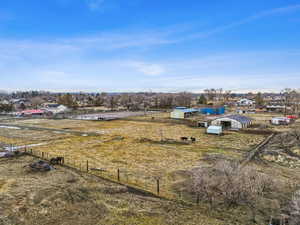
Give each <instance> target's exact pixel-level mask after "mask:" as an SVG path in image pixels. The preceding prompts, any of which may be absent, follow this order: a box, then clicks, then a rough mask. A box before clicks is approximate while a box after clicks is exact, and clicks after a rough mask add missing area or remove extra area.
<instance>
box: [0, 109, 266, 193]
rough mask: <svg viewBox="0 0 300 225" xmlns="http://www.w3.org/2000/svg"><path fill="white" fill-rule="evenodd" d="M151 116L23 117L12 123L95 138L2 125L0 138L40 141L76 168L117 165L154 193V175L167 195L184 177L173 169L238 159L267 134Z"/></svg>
mask: <svg viewBox="0 0 300 225" xmlns="http://www.w3.org/2000/svg"><path fill="white" fill-rule="evenodd" d="M155 116H156V118H155V119H156V120H155V121H151V117H150V116H146V117H145V116H144V117H136V118H134V121H130V120H115V121H81V120H46V119H32V120H21V121H17V122H15V124H17V125H22V126H30V127H44V128H54V129H61V130H62V132H63V131H66V132H67V131H70V130H72V131H81V132H95V133H98V134H99V136H78V135H71V134H68V133H58V132H57V131H56V132H51V131H49V130H46V131H36V130H30V129H28V130H24V129H20V130H17V129H6V128H1V129H0V131H1V132H0V142H1V141H2V142H5V143H10V144H18V145H24V144H36V143H44V145H41V146H38V147H33V149H38V150H39V151H43V152H46V153H50V154H52V155H61V156H65V158H66V159H67V161H69V163H70V164H72V165H75V166H76V167H84V163H85V162H86V160H88V161H89V165H90V167H92V168H101V169H105V170H106V173H107V174H116V173H117V172H116V171H117V169H120V170H121V179H126V180H129V181H131V182H135V183H138V184H139V185H140V186H143V187H144V188H147V189H151V190H152V191H153V190H154V189H155V180H154V178H156V177H160V178H161V186H162V192H163V191H167V192H168V194H170V193H169V192H170V189H171V187H172V186H173V185H174V184H176V183H177V182H179V181H180V180H181V179H184V175H178V174H180V173H177V172H178V171H189V170H190V169H192V168H194V167H195V166H197V165H198V163H199V162H200V160H201V159H202V158H203V156H206V155H211V154H221V155H225V156H226V155H227V156H229V157H231V158H238V159H239V158H241V157H242V156H243V154H244V153H245V152H246V151H248V150H250V149H251V148H252V147H253V146H255V145H256V144H258V143H259V142H261V141H262V140H263V139H264V138H265V137H264V136H262V135H253V134H245V133H239V132H229V131H228V132H225V135H223V136H214V135H207V134H205V130H204V129H201V128H193V127H189V126H187V125H183V124H176V123H169V122H167V123H162V122H159V121H157V120H158V119H161V118H165V116H166V114H165V113H164V114H161V115H155ZM149 118H150V119H149ZM183 136H186V137H195V138H196V139H197V141H196V142H195V143H191V142H186V143H183V142H181V141H180V137H183ZM183 174H184V173H183ZM182 176H183V177H182Z"/></svg>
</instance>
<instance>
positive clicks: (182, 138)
mask: <svg viewBox="0 0 300 225" xmlns="http://www.w3.org/2000/svg"><path fill="white" fill-rule="evenodd" d="M180 140H182V141H187V140H188V138H187V137H181V138H180Z"/></svg>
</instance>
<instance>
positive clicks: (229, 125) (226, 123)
mask: <svg viewBox="0 0 300 225" xmlns="http://www.w3.org/2000/svg"><path fill="white" fill-rule="evenodd" d="M211 124H212V125H214V126H222V127H223V128H224V129H232V130H239V129H242V128H247V127H249V126H250V125H251V124H252V119H251V118H250V117H246V116H242V115H228V116H224V117H219V118H216V119H215V120H213V121H212V122H211Z"/></svg>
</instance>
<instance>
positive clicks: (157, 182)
mask: <svg viewBox="0 0 300 225" xmlns="http://www.w3.org/2000/svg"><path fill="white" fill-rule="evenodd" d="M156 190H157V195H159V191H160V190H159V179H157V180H156Z"/></svg>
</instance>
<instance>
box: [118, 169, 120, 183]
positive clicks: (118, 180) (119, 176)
mask: <svg viewBox="0 0 300 225" xmlns="http://www.w3.org/2000/svg"><path fill="white" fill-rule="evenodd" d="M118 181H119V182H120V169H118Z"/></svg>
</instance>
